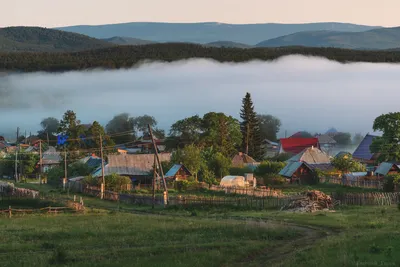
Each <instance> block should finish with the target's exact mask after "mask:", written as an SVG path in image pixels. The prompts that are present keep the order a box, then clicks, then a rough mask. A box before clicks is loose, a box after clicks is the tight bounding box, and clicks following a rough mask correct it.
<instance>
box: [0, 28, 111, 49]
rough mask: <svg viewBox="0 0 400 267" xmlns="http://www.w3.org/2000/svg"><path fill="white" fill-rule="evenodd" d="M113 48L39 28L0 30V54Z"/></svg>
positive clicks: (105, 43)
mask: <svg viewBox="0 0 400 267" xmlns="http://www.w3.org/2000/svg"><path fill="white" fill-rule="evenodd" d="M110 46H113V44H110V43H107V42H105V41H102V40H97V39H94V38H91V37H88V36H84V35H81V34H76V33H70V32H63V31H58V30H52V29H45V28H39V27H9V28H0V52H21V51H26V52H27V51H29V52H73V51H82V50H90V49H98V48H105V47H110Z"/></svg>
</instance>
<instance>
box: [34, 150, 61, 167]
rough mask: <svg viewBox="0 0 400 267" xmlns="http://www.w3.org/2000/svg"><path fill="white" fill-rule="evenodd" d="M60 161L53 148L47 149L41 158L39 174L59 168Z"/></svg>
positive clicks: (58, 153) (57, 153) (59, 156)
mask: <svg viewBox="0 0 400 267" xmlns="http://www.w3.org/2000/svg"><path fill="white" fill-rule="evenodd" d="M61 161H62V157H61V153H60V152H57V151H56V149H55V148H54V147H49V148H48V150H47V151H45V152H44V153H43V156H42V170H41V172H47V171H49V170H50V169H51V168H54V167H56V166H59V165H60V162H61ZM39 163H40V162H39ZM39 163H38V164H39Z"/></svg>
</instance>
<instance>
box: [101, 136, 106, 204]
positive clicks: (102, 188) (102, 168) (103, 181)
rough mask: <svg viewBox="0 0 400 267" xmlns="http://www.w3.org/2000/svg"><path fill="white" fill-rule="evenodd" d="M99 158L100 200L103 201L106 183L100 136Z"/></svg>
mask: <svg viewBox="0 0 400 267" xmlns="http://www.w3.org/2000/svg"><path fill="white" fill-rule="evenodd" d="M100 157H101V179H102V180H101V181H102V182H101V188H100V191H101V196H100V197H101V199H104V193H105V189H106V181H105V178H104V158H103V138H102V137H101V134H100Z"/></svg>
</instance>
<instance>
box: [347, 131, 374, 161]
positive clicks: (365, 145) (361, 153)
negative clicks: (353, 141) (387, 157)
mask: <svg viewBox="0 0 400 267" xmlns="http://www.w3.org/2000/svg"><path fill="white" fill-rule="evenodd" d="M376 137H377V136H375V135H371V134H367V135H366V136H365V137H364V139H363V140H362V141H361V143H360V144H359V145H358V147H357V148H356V150H355V151H354V152H353V159H355V160H357V161H359V162H361V163H365V164H367V165H374V164H375V161H376V160H377V158H378V157H379V153H372V152H371V149H370V146H371V145H372V142H373V141H374V139H375V138H376Z"/></svg>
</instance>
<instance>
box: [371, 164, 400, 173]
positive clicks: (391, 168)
mask: <svg viewBox="0 0 400 267" xmlns="http://www.w3.org/2000/svg"><path fill="white" fill-rule="evenodd" d="M399 172H400V166H399V165H397V164H394V163H390V162H382V163H381V164H379V166H378V168H377V169H376V170H375V173H376V175H377V176H386V175H388V174H397V173H399Z"/></svg>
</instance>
